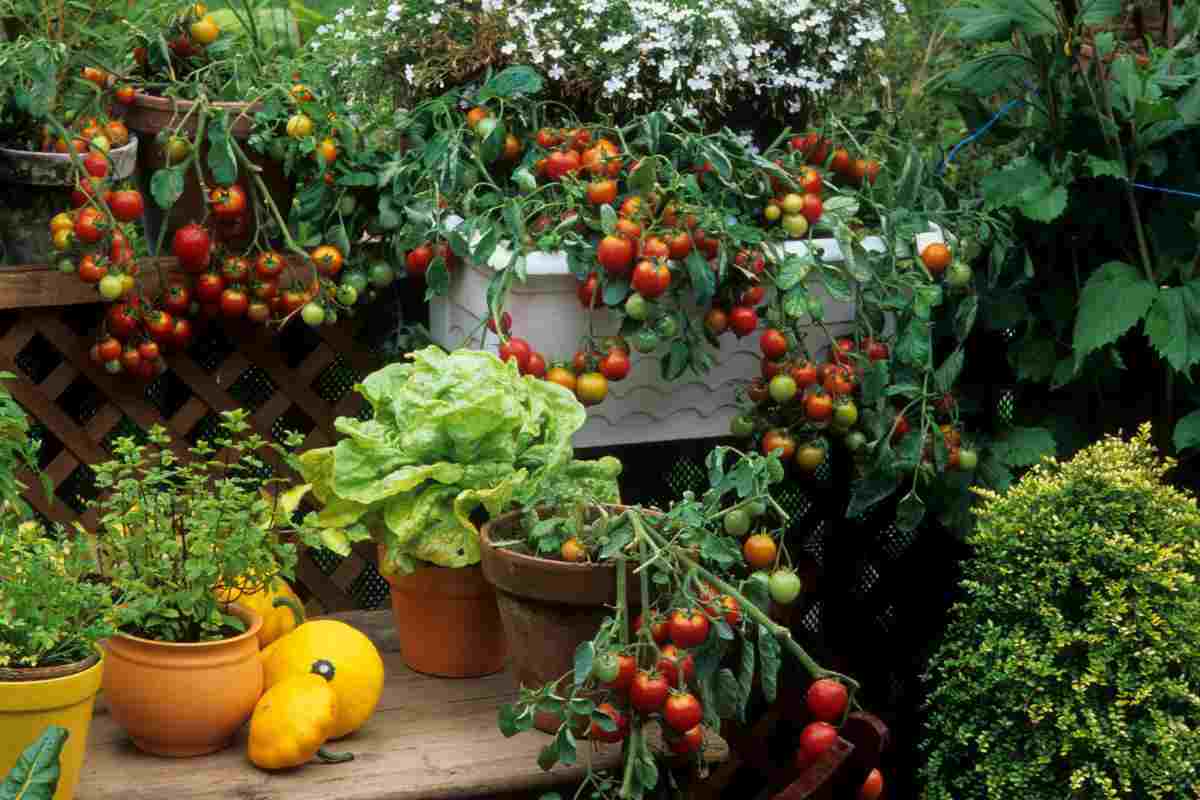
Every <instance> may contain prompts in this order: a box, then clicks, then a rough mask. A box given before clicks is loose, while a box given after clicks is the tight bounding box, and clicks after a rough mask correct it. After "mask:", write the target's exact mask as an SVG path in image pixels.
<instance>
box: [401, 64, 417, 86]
mask: <svg viewBox="0 0 1200 800" xmlns="http://www.w3.org/2000/svg"><path fill="white" fill-rule="evenodd" d="M416 74H417V71H416V70H415V69H413V65H412V64H405V65H404V80H406V81H408V82H409V83H412V82H413V78H414V77H415V76H416Z"/></svg>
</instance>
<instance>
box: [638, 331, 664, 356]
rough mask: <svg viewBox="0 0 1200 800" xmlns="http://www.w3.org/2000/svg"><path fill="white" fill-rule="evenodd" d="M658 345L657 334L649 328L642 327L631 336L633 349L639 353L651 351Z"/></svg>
mask: <svg viewBox="0 0 1200 800" xmlns="http://www.w3.org/2000/svg"><path fill="white" fill-rule="evenodd" d="M657 347H658V334H656V333H655V332H654V331H652V330H650V329H649V328H643V329H642V330H640V331H638V332H637V334H636V335H634V337H633V349H634V350H637V351H638V352H639V353H653V352H654V350H655V348H657Z"/></svg>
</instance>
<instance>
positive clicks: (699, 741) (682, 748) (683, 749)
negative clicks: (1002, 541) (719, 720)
mask: <svg viewBox="0 0 1200 800" xmlns="http://www.w3.org/2000/svg"><path fill="white" fill-rule="evenodd" d="M703 746H704V726H703V725H697V726H696V727H694V728H689V729H688V730H687V731H686V732H685V733H684V734H683V735H682V736H678V737H675V738H669V739H667V747H668V748H670V750H671V752H672V753H674V754H675V755H677V756H685V755H687V754H689V753H695V752H697V751H698V750H699V749H700V748H701V747H703Z"/></svg>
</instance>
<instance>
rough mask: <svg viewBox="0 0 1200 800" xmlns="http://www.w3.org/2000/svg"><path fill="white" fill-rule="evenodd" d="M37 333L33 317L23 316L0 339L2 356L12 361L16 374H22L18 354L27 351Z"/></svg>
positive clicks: (0, 353)
mask: <svg viewBox="0 0 1200 800" xmlns="http://www.w3.org/2000/svg"><path fill="white" fill-rule="evenodd" d="M0 271H2V270H0ZM37 332H38V331H37V325H35V324H34V320H33V317H32V315H30V314H22V315H20V316H19V317H17V320H16V322H14V323H13V324H12V327H11V328H9V329H8V333H6V334H5V335H4V338H3V339H0V355H3V356H7V357H8V359H9V360H11V361H12V363H13V365H14V369H13V371H14V372H20V370H18V369H16V368H15V367H16V363H17V362H16V359H17V354H18V353H20V352H21V351H22V350H24V349H25V345H27V344H29V340H30V339H32V338H33V337H34V336H35V335H36V334H37Z"/></svg>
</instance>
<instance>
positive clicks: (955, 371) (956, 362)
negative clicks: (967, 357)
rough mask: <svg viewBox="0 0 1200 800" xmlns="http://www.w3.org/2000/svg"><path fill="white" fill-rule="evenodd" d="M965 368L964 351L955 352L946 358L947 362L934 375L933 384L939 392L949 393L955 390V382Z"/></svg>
mask: <svg viewBox="0 0 1200 800" xmlns="http://www.w3.org/2000/svg"><path fill="white" fill-rule="evenodd" d="M962 368H963V351H962V349H961V348H960V349H958V350H955V351H954V352H953V353H951V354H950V355H948V356H946V360H945V361H943V362H942V365H941V366H940V367H938V368H937V370H936V371H935V372H934V373H933V382H934V385H936V386H937V388H938V390H939V391H943V392H948V391H950V390H951V389H952V388H954V383H955V381H957V380H958V376H959V375H960V374H961V373H962Z"/></svg>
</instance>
